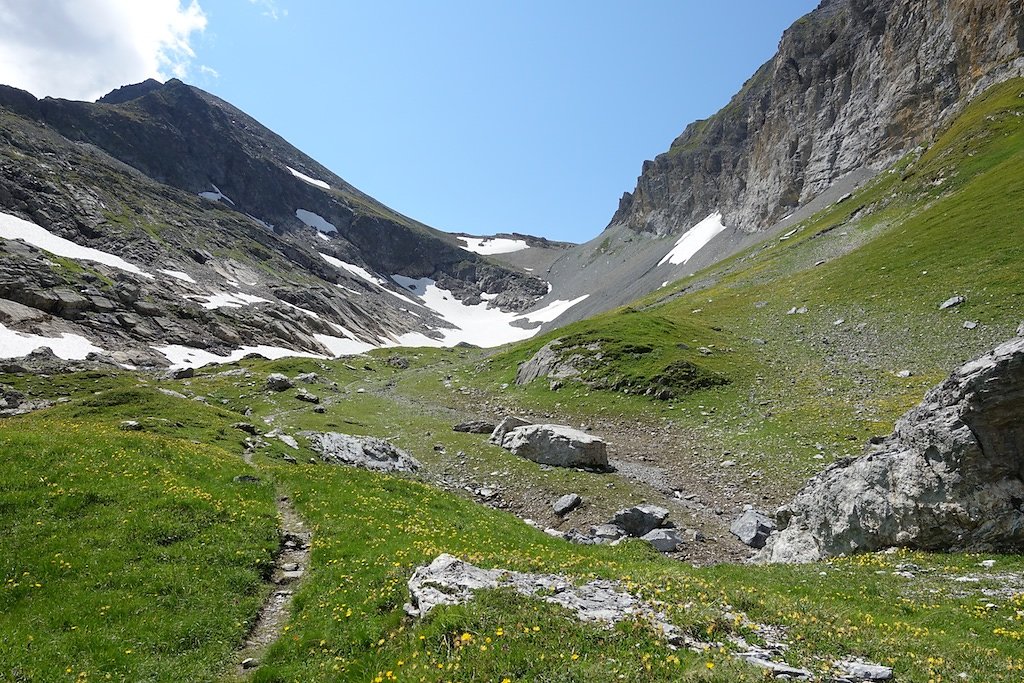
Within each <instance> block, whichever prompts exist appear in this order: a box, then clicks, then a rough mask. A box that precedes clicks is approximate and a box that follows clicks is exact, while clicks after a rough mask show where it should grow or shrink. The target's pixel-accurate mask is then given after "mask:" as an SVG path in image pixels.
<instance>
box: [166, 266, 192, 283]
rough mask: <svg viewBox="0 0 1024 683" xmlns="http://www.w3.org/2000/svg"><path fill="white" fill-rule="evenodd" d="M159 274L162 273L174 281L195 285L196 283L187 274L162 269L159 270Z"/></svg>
mask: <svg viewBox="0 0 1024 683" xmlns="http://www.w3.org/2000/svg"><path fill="white" fill-rule="evenodd" d="M160 272H161V273H163V274H164V275H170V276H171V277H173V278H174V279H175V280H181V281H183V282H191V283H192V284H195V282H196V281H195V280H193V279H192V276H191V275H189V274H188V273H183V272H181V271H180V270H164V269H163V268H161V269H160Z"/></svg>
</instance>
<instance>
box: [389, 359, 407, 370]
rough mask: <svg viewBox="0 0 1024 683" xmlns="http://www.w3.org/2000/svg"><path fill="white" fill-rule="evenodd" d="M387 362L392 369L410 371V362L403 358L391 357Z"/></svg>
mask: <svg viewBox="0 0 1024 683" xmlns="http://www.w3.org/2000/svg"><path fill="white" fill-rule="evenodd" d="M385 362H386V363H387V364H388V365H390V366H391V367H393V368H398V369H399V370H408V369H409V361H407V360H406V359H405V358H403V357H402V356H389V357H388V359H387V361H385Z"/></svg>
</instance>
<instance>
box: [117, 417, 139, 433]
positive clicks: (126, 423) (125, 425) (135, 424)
mask: <svg viewBox="0 0 1024 683" xmlns="http://www.w3.org/2000/svg"><path fill="white" fill-rule="evenodd" d="M120 429H121V431H122V432H137V431H139V430H141V429H142V425H141V424H139V421H138V420H121V425H120Z"/></svg>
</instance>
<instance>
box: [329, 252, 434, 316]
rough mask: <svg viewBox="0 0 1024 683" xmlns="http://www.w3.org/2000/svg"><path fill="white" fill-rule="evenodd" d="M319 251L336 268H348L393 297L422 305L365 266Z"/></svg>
mask: <svg viewBox="0 0 1024 683" xmlns="http://www.w3.org/2000/svg"><path fill="white" fill-rule="evenodd" d="M317 253H318V254H320V257H321V258H322V259H323V260H324V261H327V262H328V263H330V264H331V265H332V266H334V267H335V268H341V269H342V270H347V271H348V272H349V273H352V274H353V275H355V276H356V277H358V278H360V279H363V280H366V281H367V282H369V283H370V284H371V285H376V286H378V287H380V288H381V289H382V290H384V291H385V292H387V293H388V294H390V295H391V296H393V297H395V298H397V299H401V300H402V301H405V302H408V303H410V304H412V305H413V306H419V305H420V304H418V303H416V302H415V301H413V300H412V299H410V298H409V297H407V296H403V295H401V294H399V293H398V292H395V291H392V290H390V289H388V288H387V287H386V286H385V285H386V284H387V282H386V280H384V279H383V278H380V277H377V276H376V275H374V274H373V273H371V272H370V271H368V270H366V269H365V268H361V267H359V266H357V265H355V264H353V263H345V262H344V261H342V260H341V259H338V258H334V257H333V256H330V255H329V254H325V253H323V252H317ZM338 286H339V287H341V285H338ZM341 288H342V289H344V290H346V291H349V292H352V293H353V294H359V292H353V291H352V290H351V289H349V288H348V287H341Z"/></svg>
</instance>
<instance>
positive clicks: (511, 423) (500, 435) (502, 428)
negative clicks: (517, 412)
mask: <svg viewBox="0 0 1024 683" xmlns="http://www.w3.org/2000/svg"><path fill="white" fill-rule="evenodd" d="M528 424H530V423H529V422H528V421H526V420H523V419H521V418H518V417H515V416H514V415H509V416H508V417H506V418H505V419H504V420H502V421H501V422H499V423H498V426H497V427H495V428H494V431H493V432H491V438H490V439H488V440H489V441H490V442H491V443H493V444H494V445H496V446H500V445H501V442H502V441H503V440H504V439H505V435H506V434H508V433H509V432H510V431H512V430H513V429H515V428H517V427H525V426H526V425H528Z"/></svg>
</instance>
